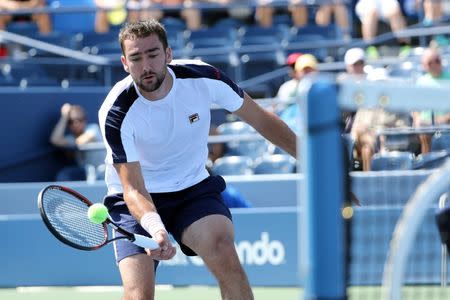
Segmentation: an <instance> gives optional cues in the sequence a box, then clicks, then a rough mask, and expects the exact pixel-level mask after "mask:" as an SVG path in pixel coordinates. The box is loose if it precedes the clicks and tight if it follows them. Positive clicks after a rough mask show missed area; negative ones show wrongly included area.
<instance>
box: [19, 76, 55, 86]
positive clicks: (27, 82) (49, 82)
mask: <svg viewBox="0 0 450 300" xmlns="http://www.w3.org/2000/svg"><path fill="white" fill-rule="evenodd" d="M19 85H20V87H21V88H27V87H39V86H52V87H56V86H60V85H61V83H60V82H59V81H58V80H57V79H56V78H50V77H24V78H22V79H21V80H20V83H19Z"/></svg>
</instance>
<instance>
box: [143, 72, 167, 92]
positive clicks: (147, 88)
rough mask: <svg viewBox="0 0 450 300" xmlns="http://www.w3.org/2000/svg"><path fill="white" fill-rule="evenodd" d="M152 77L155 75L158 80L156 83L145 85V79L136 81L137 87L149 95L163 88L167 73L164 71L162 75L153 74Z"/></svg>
mask: <svg viewBox="0 0 450 300" xmlns="http://www.w3.org/2000/svg"><path fill="white" fill-rule="evenodd" d="M147 75H148V74H145V75H144V76H147ZM152 75H154V76H155V78H156V81H155V82H154V83H151V84H146V83H144V79H140V80H139V81H136V82H137V86H138V87H139V89H140V90H142V91H144V92H147V93H151V92H154V91H156V90H157V89H159V88H160V87H161V84H162V83H163V81H164V78H165V77H166V72H165V71H162V72H161V73H153V74H152Z"/></svg>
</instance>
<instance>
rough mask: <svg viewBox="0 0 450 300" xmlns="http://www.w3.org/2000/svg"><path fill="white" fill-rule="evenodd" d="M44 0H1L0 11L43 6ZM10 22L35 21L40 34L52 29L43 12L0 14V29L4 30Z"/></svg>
mask: <svg viewBox="0 0 450 300" xmlns="http://www.w3.org/2000/svg"><path fill="white" fill-rule="evenodd" d="M45 6H46V1H45V0H1V1H0V11H11V12H13V11H17V10H21V9H34V8H43V7H45ZM10 22H35V23H36V25H37V26H38V28H39V32H40V33H41V34H49V33H51V31H52V25H51V22H50V17H49V16H48V14H45V13H36V14H31V15H29V14H26V15H16V14H14V15H0V30H5V29H6V27H7V25H8V23H10Z"/></svg>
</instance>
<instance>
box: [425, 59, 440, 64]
mask: <svg viewBox="0 0 450 300" xmlns="http://www.w3.org/2000/svg"><path fill="white" fill-rule="evenodd" d="M431 64H437V65H440V64H441V59H440V58H435V59H430V60H429V61H428V65H431Z"/></svg>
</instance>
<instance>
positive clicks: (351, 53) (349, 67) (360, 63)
mask: <svg viewBox="0 0 450 300" xmlns="http://www.w3.org/2000/svg"><path fill="white" fill-rule="evenodd" d="M344 63H345V70H346V72H345V73H343V74H340V76H339V80H342V79H345V78H349V77H352V79H353V78H354V77H358V78H365V77H366V72H365V71H364V67H365V66H366V55H365V53H364V50H363V49H361V48H351V49H348V50H347V51H346V52H345V56H344ZM355 114H356V112H355V111H343V113H342V121H343V124H344V130H343V133H344V134H349V133H350V131H351V128H352V126H353V121H354V119H355Z"/></svg>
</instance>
